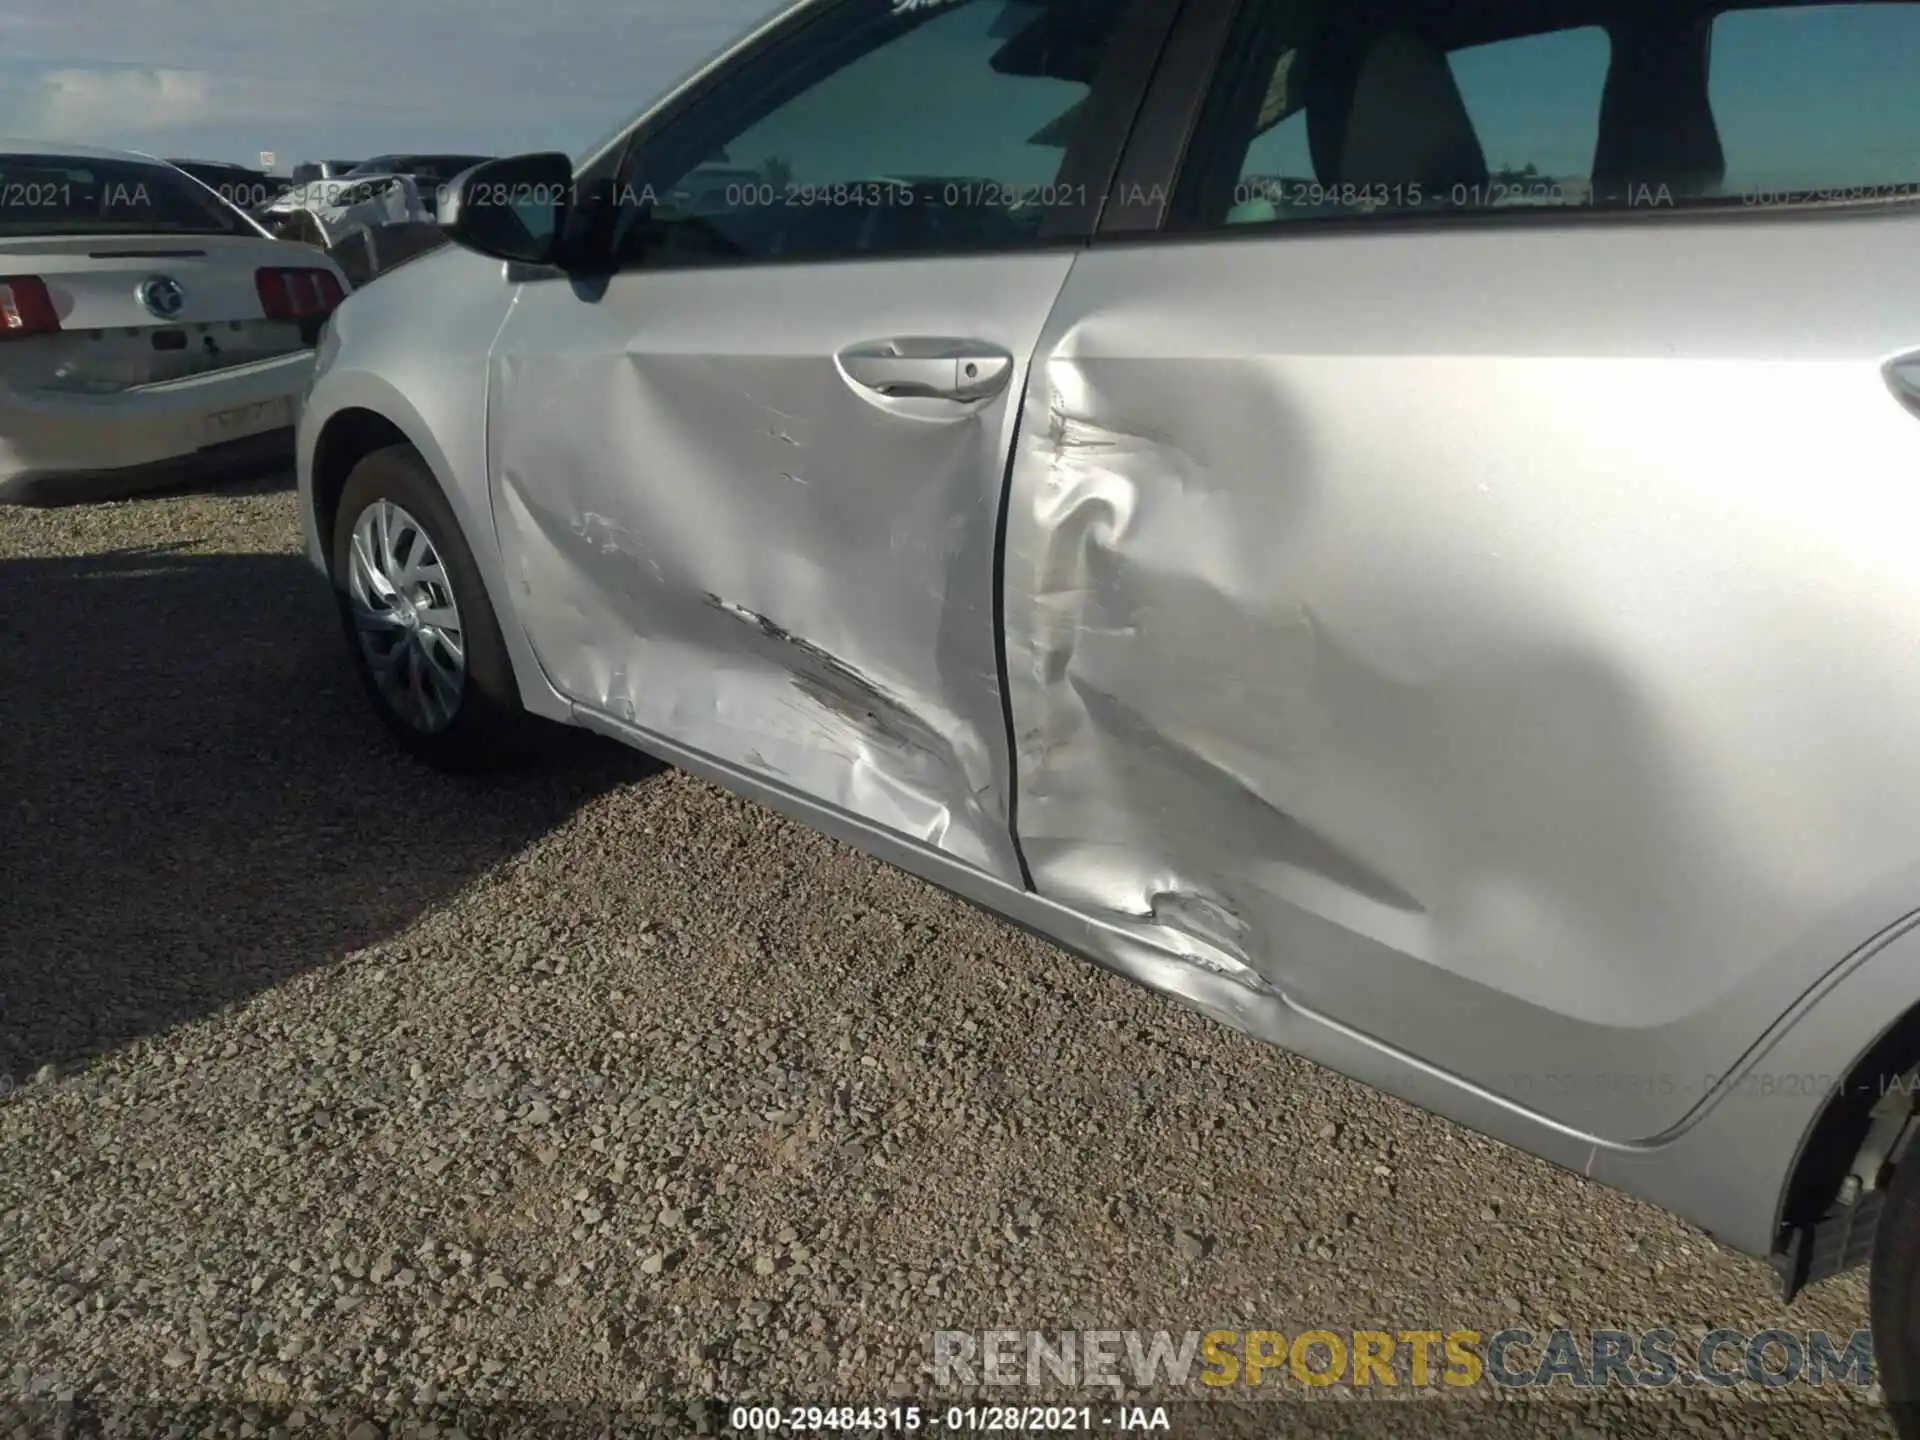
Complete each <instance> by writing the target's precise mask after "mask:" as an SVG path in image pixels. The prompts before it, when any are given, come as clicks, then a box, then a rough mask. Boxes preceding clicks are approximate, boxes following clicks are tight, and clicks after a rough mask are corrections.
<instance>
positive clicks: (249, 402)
mask: <svg viewBox="0 0 1920 1440" xmlns="http://www.w3.org/2000/svg"><path fill="white" fill-rule="evenodd" d="M312 375H313V351H311V350H298V351H295V352H293V353H291V354H288V355H279V356H275V357H273V358H272V359H269V360H257V361H253V362H251V363H249V364H246V365H235V366H233V367H231V368H229V369H225V370H214V371H209V372H208V373H206V374H204V375H193V376H189V377H187V378H186V379H183V380H172V381H167V382H165V383H163V384H157V385H140V386H135V387H134V388H132V389H128V390H121V391H117V392H115V393H113V394H107V395H90V394H84V393H78V392H68V391H58V390H32V389H23V388H17V387H13V386H5V385H0V502H15V503H18V502H22V501H25V502H28V503H32V502H34V501H35V500H44V499H45V498H46V496H47V493H48V492H49V491H53V490H67V489H70V488H72V487H73V486H74V485H75V484H77V483H81V482H86V481H92V480H99V479H113V480H117V481H123V482H128V483H137V482H139V481H140V480H141V478H142V477H143V475H144V474H145V473H146V472H149V471H151V472H152V473H153V477H154V479H153V483H155V484H166V483H177V481H178V480H179V479H181V478H191V473H190V472H191V469H192V465H193V462H194V461H195V460H196V458H198V457H201V456H205V457H206V458H208V459H209V460H212V459H217V458H219V457H221V456H223V455H230V454H233V453H234V452H235V451H236V450H242V451H244V450H246V449H248V448H249V446H250V445H262V444H265V443H266V442H267V439H268V437H274V436H282V437H284V435H285V434H286V433H287V432H289V431H290V430H291V428H292V427H293V425H294V424H295V423H296V422H297V421H298V419H299V409H300V404H301V400H302V398H303V397H304V395H305V393H306V389H307V384H308V381H309V380H310V379H311V378H312ZM182 462H185V465H186V470H187V472H188V473H186V474H182V473H181V463H182Z"/></svg>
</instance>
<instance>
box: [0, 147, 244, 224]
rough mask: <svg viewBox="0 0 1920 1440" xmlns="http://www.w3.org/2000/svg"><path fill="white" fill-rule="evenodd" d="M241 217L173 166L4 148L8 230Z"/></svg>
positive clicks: (0, 167)
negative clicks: (6, 150) (9, 151)
mask: <svg viewBox="0 0 1920 1440" xmlns="http://www.w3.org/2000/svg"><path fill="white" fill-rule="evenodd" d="M242 232H243V226H242V224H241V221H240V217H239V216H238V215H236V214H235V213H234V212H233V211H232V210H231V209H229V208H227V207H226V206H225V205H223V204H221V202H220V200H219V199H218V198H217V197H216V196H214V195H212V194H210V193H208V191H207V190H206V189H205V188H204V187H203V186H200V185H197V184H195V183H194V182H193V181H192V180H189V179H188V178H187V177H186V176H185V175H182V174H180V173H179V172H178V171H175V170H173V169H171V168H170V167H166V166H160V165H143V164H140V163H139V162H138V161H123V160H83V159H79V158H74V157H68V156H62V155H21V154H11V155H0V235H4V236H30V235H237V234H240V233H242Z"/></svg>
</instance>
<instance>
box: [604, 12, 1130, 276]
mask: <svg viewBox="0 0 1920 1440" xmlns="http://www.w3.org/2000/svg"><path fill="white" fill-rule="evenodd" d="M1124 9H1125V6H1124V4H1123V3H1121V0H950V3H945V4H939V3H925V0H923V3H917V4H909V3H903V0H861V3H855V4H847V5H843V6H840V7H838V8H836V9H834V10H831V11H829V12H828V13H826V14H825V15H824V16H822V18H820V19H819V20H817V21H815V22H814V23H812V24H811V25H808V26H806V27H805V28H804V29H802V30H800V31H799V32H797V33H796V34H794V35H792V36H789V37H788V38H787V39H786V40H784V41H782V42H778V43H776V44H775V46H774V47H772V48H771V49H769V50H766V51H762V52H759V53H757V54H756V55H755V56H754V57H753V58H751V59H749V60H748V61H747V62H745V64H744V65H743V66H742V67H741V68H740V69H739V70H738V71H737V72H735V73H734V74H733V75H730V76H729V77H728V78H727V79H726V80H725V81H723V82H722V84H721V85H720V86H719V87H717V89H716V90H715V91H714V92H712V93H710V94H709V96H707V97H706V98H705V99H704V100H702V101H701V102H700V103H698V104H697V105H696V106H695V107H694V108H693V109H692V110H691V111H689V112H686V113H684V114H682V115H681V116H679V117H677V118H676V120H675V121H674V122H673V123H672V124H670V125H668V126H667V127H666V129H665V131H664V132H663V133H662V134H661V135H659V136H658V137H654V138H650V139H649V140H648V141H647V142H646V143H645V144H644V145H642V146H641V147H640V148H639V150H638V151H637V153H636V155H635V156H634V157H633V158H632V160H631V161H630V163H629V167H628V170H627V173H626V175H625V176H624V177H623V180H622V183H621V185H620V186H619V191H618V198H619V199H620V200H621V201H622V215H621V226H620V234H619V236H618V238H617V240H616V251H617V253H618V254H619V255H620V257H621V258H623V259H628V260H631V259H638V258H642V257H644V258H645V259H646V260H647V261H648V263H660V262H663V261H664V262H672V261H674V260H676V259H681V260H695V261H714V260H727V259H733V260H767V259H781V258H819V257H830V256H837V255H859V254H878V253H895V254H897V253H912V252H919V251H934V250H948V249H981V248H988V249H990V248H997V247H1005V246H1015V245H1020V244H1023V243H1030V242H1032V241H1034V240H1035V239H1036V238H1037V237H1038V235H1039V231H1040V226H1041V222H1042V220H1043V218H1044V216H1045V213H1046V211H1047V210H1048V208H1049V207H1050V206H1054V205H1074V204H1078V203H1083V202H1084V198H1085V197H1078V196H1071V195H1066V194H1063V193H1061V190H1062V187H1060V185H1059V180H1060V176H1061V173H1062V168H1063V165H1064V162H1065V160H1066V157H1067V152H1068V145H1069V142H1070V141H1071V140H1072V138H1073V135H1074V125H1075V122H1076V121H1077V119H1078V118H1079V115H1080V113H1081V111H1080V106H1081V102H1083V101H1084V100H1085V99H1086V97H1087V95H1088V94H1089V92H1090V90H1091V88H1092V81H1093V78H1094V74H1095V71H1096V69H1097V67H1098V65H1099V63H1100V60H1101V59H1102V57H1103V55H1104V53H1105V51H1106V48H1107V45H1108V42H1109V41H1110V39H1111V37H1112V35H1113V34H1114V32H1115V30H1116V29H1117V26H1118V23H1119V18H1120V16H1121V14H1122V12H1123V11H1124Z"/></svg>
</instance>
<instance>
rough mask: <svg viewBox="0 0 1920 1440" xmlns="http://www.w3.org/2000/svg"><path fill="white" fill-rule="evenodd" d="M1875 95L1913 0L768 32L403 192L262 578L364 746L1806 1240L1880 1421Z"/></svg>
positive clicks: (1629, 1)
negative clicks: (1183, 1019) (305, 583)
mask: <svg viewBox="0 0 1920 1440" xmlns="http://www.w3.org/2000/svg"><path fill="white" fill-rule="evenodd" d="M1916 73H1920V3H1854V4H1831V5H1829V4H1801V5H1778V4H1765V3H1759V4H1756V3H1748V0H1663V3H1660V4H1647V3H1640V0H1479V3H1475V4H1471V5H1468V4H1464V3H1444V0H1367V3H1362V4H1352V3H1331V0H1240V3H1221V4H1217V5H1216V4H1185V5H1182V4H1180V3H1178V0H948V3H939V4H921V3H913V4H906V3H900V0H809V3H804V4H801V5H799V6H797V7H795V8H793V9H791V10H788V11H786V12H784V13H783V14H781V15H779V16H778V17H776V18H775V19H773V20H771V21H769V22H768V23H766V24H765V25H763V26H761V27H760V28H758V29H757V30H755V31H754V32H753V33H752V34H751V35H749V36H748V37H746V38H745V39H743V40H742V41H741V42H740V43H739V44H738V45H736V46H735V47H733V48H732V49H730V50H729V51H728V52H727V53H725V54H724V55H723V56H721V57H720V58H719V59H717V60H715V61H714V62H712V63H711V64H709V65H707V66H705V67H704V68H702V69H700V70H699V71H698V72H697V73H695V74H694V75H693V76H691V77H690V78H689V79H687V80H686V81H685V82H684V83H682V84H681V85H679V86H678V87H677V88H675V89H674V90H673V91H672V92H671V93H670V94H669V95H668V96H667V97H666V98H664V99H663V100H661V101H660V102H658V103H657V104H655V105H653V106H652V107H651V108H649V109H648V110H647V111H646V112H645V113H644V114H643V115H642V116H641V117H640V118H639V119H637V120H636V121H634V122H633V123H632V125H631V126H630V127H628V128H626V129H623V130H622V131H621V132H620V133H619V134H618V135H617V136H616V137H614V138H613V139H612V140H611V141H609V142H607V143H605V144H603V145H601V146H599V147H597V148H596V149H594V150H593V151H592V152H591V153H589V154H587V155H586V156H585V157H584V158H583V159H581V160H579V161H578V162H575V161H573V160H571V159H569V158H568V157H564V156H559V155H544V154H543V155H527V156H517V157H511V158H507V159H502V160H497V161H492V162H488V163H486V164H483V165H480V166H478V167H476V168H474V169H472V170H469V171H467V172H466V173H465V174H464V175H463V176H461V177H460V178H459V179H458V180H456V181H454V182H452V183H451V184H450V186H449V190H448V195H447V199H446V202H445V204H444V205H443V206H442V211H441V215H440V223H441V224H442V225H443V227H444V228H445V230H446V231H447V233H448V234H449V236H450V237H451V239H452V240H453V241H455V242H456V243H455V244H453V245H450V246H447V247H445V248H444V249H442V250H440V251H437V252H435V253H434V254H432V255H430V256H428V257H427V258H425V259H422V260H420V261H418V262H416V263H414V264H412V265H410V266H408V267H407V268H406V269H405V271H403V272H401V273H400V274H397V275H396V276H394V277H393V278H392V279H391V280H390V281H389V282H387V283H385V284H383V285H381V286H380V287H379V294H378V299H377V300H375V301H372V302H368V301H365V300H362V299H360V298H358V297H355V298H352V299H349V300H348V301H347V303H346V304H345V305H344V306H343V307H342V308H341V309H340V310H339V311H338V312H337V313H336V314H335V316H334V317H333V319H332V320H331V322H330V323H329V325H328V328H327V330H326V332H325V334H324V335H323V336H322V338H321V344H320V354H319V360H318V367H317V372H316V379H315V383H314V388H313V391H312V395H311V398H310V400H309V402H308V404H307V406H306V408H305V411H304V414H303V418H302V420H301V426H300V457H301V458H300V492H301V500H302V505H303V511H304V515H305V521H306V525H307V531H308V535H307V539H308V546H309V550H310V553H311V557H312V560H313V563H314V564H315V565H316V566H317V567H318V568H319V569H320V570H322V571H323V572H325V574H326V575H327V576H328V577H329V579H330V580H331V582H332V585H333V586H334V588H335V590H336V591H337V594H338V597H339V604H340V613H341V616H342V618H343V623H344V628H345V631H346V635H347V640H348V648H349V651H350V654H351V656H352V659H353V663H354V664H355V665H357V666H358V668H359V670H360V673H361V674H362V676H363V677H364V679H365V681H366V685H367V688H368V691H369V693H370V694H371V695H372V697H373V699H374V701H375V703H376V704H377V705H378V706H379V708H380V710H381V711H382V713H383V714H384V715H385V717H386V719H387V720H388V721H389V722H390V723H391V725H392V727H393V729H394V730H395V732H396V733H397V734H398V736H399V737H400V738H401V740H402V741H403V742H404V743H405V744H406V745H407V746H408V747H409V748H411V749H412V750H413V751H415V752H416V753H417V754H418V755H420V756H421V757H422V758H424V759H426V760H428V761H431V762H434V763H436V764H440V765H444V766H450V767H475V766H484V765H492V764H496V763H499V762H502V761H506V760H509V759H512V758H513V757H515V756H518V755H521V754H524V753H525V751H526V750H527V748H528V747H529V746H531V745H534V744H537V743H539V740H540V738H541V735H542V733H543V732H544V731H545V730H546V729H547V728H548V727H549V726H550V724H551V722H560V723H562V724H567V725H575V726H583V727H586V728H588V729H591V730H594V731H599V732H602V733H603V734H606V735H610V736H613V737H616V738H618V739H619V740H622V741H625V742H627V743H629V744H631V745H633V746H635V747H638V748H639V749H641V750H645V751H648V752H650V753H652V754H654V755H656V756H659V757H661V758H663V759H665V760H667V761H670V762H672V763H674V764H676V765H680V766H683V767H685V768H686V769H688V770H690V771H692V772H695V773H697V774H700V775H704V776H708V777H711V778H712V779H714V780H716V781H717V782H718V783H720V784H722V785H725V786H728V787H730V788H732V789H734V790H736V791H738V792H740V793H742V794H745V795H748V796H751V797H753V798H755V799H756V800H759V801H761V802H763V803H765V804H768V805H771V806H773V807H775V808H777V809H780V810H783V811H786V812H788V813H789V814H792V815H796V816H799V817H801V818H803V819H805V820H806V821H808V822H810V823H812V824H814V825H816V826H818V827H819V828H820V829H822V830H824V831H827V832H829V833H831V834H833V835H836V836H839V837H841V838H843V839H845V840H847V841H849V842H851V843H852V844H855V845H857V846H859V847H861V848H863V849H865V850H867V851H869V852H871V853H873V854H875V855H878V856H880V857H883V858H885V859H886V860H888V861H891V862H893V863H895V864H897V865H899V866H902V867H904V868H905V869H907V870H910V871H913V872H914V873H916V874H918V875H921V876H924V877H926V878H927V879H929V880H931V881H933V882H934V883H936V884H938V885H940V886H943V887H945V888H946V889H948V890H950V891H953V892H956V893H958V894H960V895H962V896H964V897H966V898H968V899H969V900H972V901H974V902H977V903H979V904H981V905H983V906H986V907H988V908H990V909H991V910H993V911H996V912H998V913H1000V914H1001V915H1003V916H1005V917H1007V918H1008V919H1010V920H1012V921H1014V922H1017V923H1019V924H1021V925H1024V926H1027V927H1030V928H1031V929H1034V930H1036V931H1039V932H1042V933H1044V934H1046V935H1048V936H1050V937H1052V938H1053V939H1054V940H1056V941H1057V942H1059V943H1060V944H1061V945H1063V946H1066V947H1068V948H1070V949H1072V950H1074V951H1076V952H1078V953H1080V954H1082V955H1085V956H1087V957H1088V958H1090V959H1091V960H1093V961H1096V962H1098V963H1100V964H1102V965H1105V966H1109V967H1111V968H1112V969H1114V970H1116V971H1119V972H1121V973H1122V974H1125V975H1128V976H1131V977H1133V978H1134V979H1136V980H1139V981H1141V982H1143V983H1145V984H1147V985H1150V986H1153V987H1155V988H1156V989H1159V990H1162V991H1164V992H1166V993H1167V994H1169V995H1171V996H1173V997H1175V998H1177V999H1179V1000H1181V1001H1184V1002H1185V1003H1187V1004H1189V1005H1192V1006H1196V1007H1198V1008H1199V1009H1201V1010H1203V1011H1206V1012H1208V1013H1210V1014H1212V1015H1215V1016H1217V1017H1219V1018H1220V1019H1221V1020H1223V1021H1225V1022H1227V1023H1228V1024H1230V1025H1233V1026H1236V1027H1238V1028H1240V1029H1241V1030H1244V1031H1247V1032H1250V1033H1251V1034H1254V1035H1256V1036H1260V1037H1263V1038H1265V1039H1267V1040H1270V1041H1272V1042H1273V1043H1275V1044H1278V1045H1282V1046H1285V1047H1287V1048H1289V1049H1292V1050H1295V1051H1297V1052H1299V1053H1301V1054H1304V1055H1307V1056H1309V1057H1311V1058H1312V1059H1314V1060H1316V1061H1319V1062H1321V1063H1323V1064H1325V1065H1328V1066H1331V1067H1333V1068H1334V1069H1336V1070H1339V1071H1342V1072H1344V1073H1346V1074H1348V1075H1352V1076H1355V1077H1358V1078H1360V1079H1362V1080H1364V1081H1367V1082H1369V1083H1371V1084H1373V1085H1376V1086H1379V1087H1381V1088H1383V1089H1385V1090H1388V1091H1391V1092H1392V1093H1394V1094H1396V1095H1399V1096H1403V1097H1405V1098H1407V1099H1409V1100H1411V1101H1414V1102H1416V1103H1418V1104H1419V1105H1422V1106H1425V1107H1427V1108H1428V1109H1430V1110H1432V1111H1434V1112H1437V1113H1439V1114H1441V1115H1444V1116H1447V1117H1450V1118H1451V1119H1453V1120H1455V1121H1458V1122H1460V1123H1461V1124H1464V1125H1468V1126H1471V1127H1473V1128H1475V1129H1477V1130H1479V1131H1482V1132H1484V1133H1486V1134H1488V1135H1491V1136H1494V1137H1497V1138H1499V1139H1501V1140H1503V1141H1506V1142H1508V1143H1510V1144H1513V1145H1517V1146H1520V1147H1522V1148H1524V1149H1526V1150H1528V1151H1531V1152H1533V1153H1535V1154H1537V1155H1540V1156H1544V1157H1546V1158H1547V1159H1549V1160H1551V1161H1553V1162H1556V1163H1558V1164H1560V1165H1563V1166H1566V1167H1568V1168H1570V1169H1572V1170H1575V1171H1578V1172H1579V1173H1580V1174H1582V1175H1585V1176H1588V1177H1590V1178H1591V1179H1593V1180H1595V1181H1599V1182H1603V1183H1605V1184H1608V1185H1612V1186H1617V1187H1620V1188H1621V1189H1624V1190H1628V1191H1631V1192H1633V1193H1634V1194H1637V1195H1640V1196H1644V1197H1646V1198H1648V1199H1650V1200H1652V1201H1655V1202H1657V1203H1659V1204H1661V1205H1664V1206H1667V1207H1670V1208H1671V1209H1672V1210H1674V1211H1676V1212H1678V1213H1679V1214H1680V1215H1682V1216H1685V1217H1687V1218H1688V1219H1690V1220H1692V1221H1694V1222H1695V1223H1697V1224H1699V1225H1700V1226H1703V1227H1704V1228H1705V1229H1706V1230H1708V1231H1709V1232H1711V1233H1712V1234H1713V1235H1714V1236H1716V1237H1717V1238H1718V1239H1719V1240H1720V1241H1722V1242H1724V1243H1725V1244H1726V1245H1729V1246H1732V1247H1735V1248H1737V1249H1739V1250H1742V1251H1746V1252H1749V1253H1751V1254H1753V1255H1755V1256H1759V1257H1766V1258H1768V1259H1770V1261H1771V1263H1772V1264H1773V1266H1774V1267H1775V1268H1776V1270H1777V1272H1778V1275H1779V1279H1780V1283H1781V1285H1782V1288H1783V1290H1784V1291H1785V1292H1786V1293H1787V1294H1788V1295H1791V1294H1793V1293H1794V1292H1796V1291H1798V1290H1799V1289H1800V1288H1802V1287H1803V1286H1805V1285H1807V1284H1809V1283H1811V1282H1813V1281H1817V1280H1819V1279H1821V1278H1822V1277H1825V1276H1827V1275H1830V1274H1833V1273H1835V1272H1838V1271H1841V1270H1844V1269H1847V1268H1849V1267H1851V1266H1854V1265H1857V1264H1860V1263H1862V1262H1865V1261H1868V1260H1870V1261H1871V1263H1872V1265H1873V1273H1872V1290H1873V1305H1874V1315H1873V1320H1874V1331H1875V1336H1876V1344H1877V1346H1878V1350H1879V1373H1880V1378H1881V1380H1882V1382H1883V1384H1884V1385H1885V1387H1886V1390H1887V1393H1888V1394H1889V1395H1890V1396H1892V1397H1894V1398H1895V1400H1896V1401H1906V1400H1909V1399H1911V1398H1912V1397H1914V1396H1915V1395H1916V1386H1920V1150H1916V1152H1915V1158H1913V1159H1908V1160H1905V1161H1904V1162H1903V1158H1902V1157H1903V1155H1904V1154H1905V1153H1906V1151H1907V1149H1908V1146H1909V1142H1910V1140H1911V1138H1912V1136H1913V1134H1914V1132H1915V1129H1916V1124H1915V1093H1916V1088H1917V1086H1916V1074H1917V1073H1920V1072H1917V1069H1916V1067H1920V818H1917V817H1920V563H1916V558H1915V556H1916V545H1917V543H1920V287H1916V285H1915V284H1914V283H1913V280H1914V276H1915V273H1916V271H1915V257H1916V256H1917V255H1920V210H1917V209H1916V206H1915V202H1916V200H1917V199H1920V86H1915V85H1914V84H1912V83H1911V82H1912V76H1913V75H1914V74H1916ZM1902 1423H1903V1424H1904V1425H1906V1427H1907V1428H1906V1430H1905V1432H1904V1433H1906V1434H1907V1435H1910V1436H1911V1435H1920V1426H1916V1423H1915V1421H1914V1420H1913V1418H1912V1416H1911V1415H1906V1416H1905V1418H1904V1419H1903V1420H1902Z"/></svg>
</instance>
